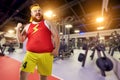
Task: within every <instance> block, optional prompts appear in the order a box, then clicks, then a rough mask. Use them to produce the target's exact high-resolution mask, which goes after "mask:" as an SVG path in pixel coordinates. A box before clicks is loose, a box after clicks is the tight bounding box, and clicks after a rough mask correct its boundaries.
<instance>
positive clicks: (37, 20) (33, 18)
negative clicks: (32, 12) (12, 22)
mask: <svg viewBox="0 0 120 80" xmlns="http://www.w3.org/2000/svg"><path fill="white" fill-rule="evenodd" d="M41 20H43V15H41V16H40V18H39V19H37V18H36V17H32V21H35V22H40V21H41Z"/></svg>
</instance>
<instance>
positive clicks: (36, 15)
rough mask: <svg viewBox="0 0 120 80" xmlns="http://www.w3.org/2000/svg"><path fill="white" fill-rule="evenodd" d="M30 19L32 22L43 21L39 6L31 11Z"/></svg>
mask: <svg viewBox="0 0 120 80" xmlns="http://www.w3.org/2000/svg"><path fill="white" fill-rule="evenodd" d="M31 17H32V20H33V21H36V22H39V21H41V20H42V19H43V12H42V10H41V8H40V7H39V6H35V7H33V8H32V9H31Z"/></svg>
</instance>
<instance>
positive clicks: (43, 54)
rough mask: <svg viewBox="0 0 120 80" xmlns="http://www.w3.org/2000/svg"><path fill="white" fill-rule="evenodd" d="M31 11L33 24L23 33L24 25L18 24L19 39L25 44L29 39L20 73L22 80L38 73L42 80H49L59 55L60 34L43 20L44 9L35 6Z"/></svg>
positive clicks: (48, 22) (51, 24)
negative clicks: (54, 57) (35, 70)
mask: <svg viewBox="0 0 120 80" xmlns="http://www.w3.org/2000/svg"><path fill="white" fill-rule="evenodd" d="M30 10H31V23H30V24H28V25H26V26H25V27H24V29H23V31H22V32H21V31H20V30H21V28H22V27H23V25H22V24H21V23H18V24H17V33H16V34H17V38H18V40H19V42H21V43H22V42H24V40H25V39H26V38H27V44H26V50H27V51H26V55H25V57H24V60H23V64H22V66H21V71H20V80H27V75H28V74H29V73H30V72H34V69H35V67H36V66H37V71H38V73H39V74H40V77H41V79H40V80H47V76H48V75H51V73H52V63H53V56H57V55H58V50H59V44H60V43H59V36H58V32H57V30H56V28H55V26H54V25H53V23H51V22H50V21H47V20H44V19H43V12H42V9H41V8H40V6H39V5H38V4H33V5H32V6H31V7H30Z"/></svg>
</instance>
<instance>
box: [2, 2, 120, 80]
mask: <svg viewBox="0 0 120 80" xmlns="http://www.w3.org/2000/svg"><path fill="white" fill-rule="evenodd" d="M33 3H38V4H40V5H41V8H43V10H44V16H45V19H48V20H51V21H52V22H53V23H54V24H55V26H56V28H57V30H58V33H59V37H60V46H59V52H58V55H57V56H54V60H53V68H52V75H51V76H48V80H120V15H119V14H120V1H119V0H44V1H43V0H10V1H8V0H1V3H0V80H19V74H20V73H19V68H20V66H21V63H22V61H23V58H24V56H25V53H26V43H27V40H25V41H24V42H23V43H19V42H18V39H17V37H16V25H17V23H18V22H21V23H23V24H24V25H25V24H27V23H28V22H29V19H30V14H29V13H30V11H29V6H30V5H31V4H33ZM47 11H48V13H47ZM36 45H37V43H36ZM28 80H39V76H38V73H37V70H36V69H35V71H34V73H31V74H30V75H29V76H28Z"/></svg>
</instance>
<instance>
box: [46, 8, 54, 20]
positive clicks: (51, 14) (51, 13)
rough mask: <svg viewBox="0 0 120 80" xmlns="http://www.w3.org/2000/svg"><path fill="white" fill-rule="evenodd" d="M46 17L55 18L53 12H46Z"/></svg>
mask: <svg viewBox="0 0 120 80" xmlns="http://www.w3.org/2000/svg"><path fill="white" fill-rule="evenodd" d="M44 15H45V16H46V17H49V18H51V17H52V16H55V15H54V14H53V12H52V11H51V10H49V11H46V12H45V13H44Z"/></svg>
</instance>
